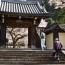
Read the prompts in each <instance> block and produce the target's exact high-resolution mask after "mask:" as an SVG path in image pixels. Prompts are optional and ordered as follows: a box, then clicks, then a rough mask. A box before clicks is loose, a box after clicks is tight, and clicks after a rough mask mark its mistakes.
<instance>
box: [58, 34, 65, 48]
mask: <svg viewBox="0 0 65 65" xmlns="http://www.w3.org/2000/svg"><path fill="white" fill-rule="evenodd" d="M59 40H60V42H61V43H62V45H63V49H65V33H59Z"/></svg>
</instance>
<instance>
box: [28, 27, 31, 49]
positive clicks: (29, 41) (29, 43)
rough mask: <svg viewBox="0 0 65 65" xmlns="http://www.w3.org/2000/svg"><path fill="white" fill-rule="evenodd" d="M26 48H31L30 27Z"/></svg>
mask: <svg viewBox="0 0 65 65" xmlns="http://www.w3.org/2000/svg"><path fill="white" fill-rule="evenodd" d="M28 47H29V48H31V27H29V28H28Z"/></svg>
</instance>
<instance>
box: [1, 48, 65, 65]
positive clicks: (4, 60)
mask: <svg viewBox="0 0 65 65" xmlns="http://www.w3.org/2000/svg"><path fill="white" fill-rule="evenodd" d="M52 53H53V50H45V51H42V50H16V49H15V50H0V65H43V64H46V65H47V64H65V58H64V57H65V55H64V54H63V53H61V54H60V61H57V60H54V59H53V57H52Z"/></svg>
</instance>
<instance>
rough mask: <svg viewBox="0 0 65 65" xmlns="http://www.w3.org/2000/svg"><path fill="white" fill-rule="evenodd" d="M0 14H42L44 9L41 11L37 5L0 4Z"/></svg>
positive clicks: (4, 2)
mask: <svg viewBox="0 0 65 65" xmlns="http://www.w3.org/2000/svg"><path fill="white" fill-rule="evenodd" d="M0 12H7V13H21V14H43V13H45V12H44V9H43V10H41V9H40V8H39V6H38V4H37V3H23V2H21V3H15V2H7V1H2V2H1V9H0Z"/></svg>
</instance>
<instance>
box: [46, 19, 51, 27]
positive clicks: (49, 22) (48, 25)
mask: <svg viewBox="0 0 65 65" xmlns="http://www.w3.org/2000/svg"><path fill="white" fill-rule="evenodd" d="M51 25H52V21H51V19H48V24H47V27H46V28H49V27H50V26H51Z"/></svg>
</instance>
